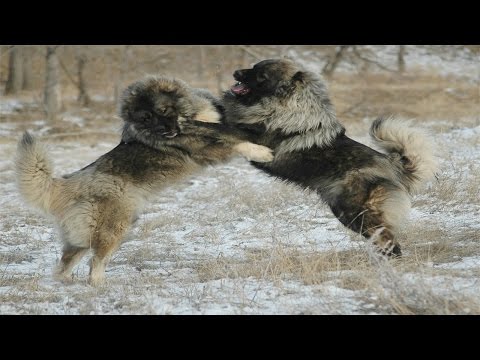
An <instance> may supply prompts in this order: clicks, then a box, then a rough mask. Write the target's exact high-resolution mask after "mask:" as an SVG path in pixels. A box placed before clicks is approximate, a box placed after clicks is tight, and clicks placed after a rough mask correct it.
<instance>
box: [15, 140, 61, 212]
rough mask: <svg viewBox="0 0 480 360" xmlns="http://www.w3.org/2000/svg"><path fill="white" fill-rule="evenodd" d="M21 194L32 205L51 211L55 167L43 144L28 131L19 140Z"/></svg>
mask: <svg viewBox="0 0 480 360" xmlns="http://www.w3.org/2000/svg"><path fill="white" fill-rule="evenodd" d="M15 170H16V175H17V185H18V189H19V191H20V194H22V196H23V197H24V199H25V200H26V201H27V202H28V203H29V204H31V205H33V206H35V207H37V208H40V209H42V210H44V211H46V212H50V209H51V206H52V199H53V188H54V179H53V177H52V174H53V168H52V164H51V162H50V160H49V159H48V157H47V153H46V151H45V148H44V147H43V146H42V144H40V143H38V142H37V141H36V140H35V138H34V137H33V136H32V135H30V134H29V133H28V132H25V133H24V134H23V136H22V138H21V139H20V141H19V142H18V147H17V157H16V159H15Z"/></svg>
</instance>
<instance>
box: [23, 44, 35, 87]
mask: <svg viewBox="0 0 480 360" xmlns="http://www.w3.org/2000/svg"><path fill="white" fill-rule="evenodd" d="M22 50H23V82H22V90H32V89H33V65H32V57H33V53H34V49H33V48H32V47H31V46H24V47H23V49H22Z"/></svg>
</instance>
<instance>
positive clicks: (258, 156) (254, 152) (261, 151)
mask: <svg viewBox="0 0 480 360" xmlns="http://www.w3.org/2000/svg"><path fill="white" fill-rule="evenodd" d="M235 149H236V150H237V151H238V153H240V154H241V155H243V156H244V157H245V158H247V160H251V161H256V162H270V161H272V160H273V158H274V155H273V150H272V149H270V148H268V147H266V146H263V145H257V144H253V143H250V142H244V143H240V144H238V145H235Z"/></svg>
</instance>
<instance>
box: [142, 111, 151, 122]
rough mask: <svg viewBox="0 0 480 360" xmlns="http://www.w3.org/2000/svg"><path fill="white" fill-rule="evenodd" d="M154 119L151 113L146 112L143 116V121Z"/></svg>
mask: <svg viewBox="0 0 480 360" xmlns="http://www.w3.org/2000/svg"><path fill="white" fill-rule="evenodd" d="M151 118H152V114H151V113H149V112H148V111H145V113H144V114H143V120H145V121H146V120H150V119H151Z"/></svg>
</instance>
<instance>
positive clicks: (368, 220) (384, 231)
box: [362, 185, 410, 257]
mask: <svg viewBox="0 0 480 360" xmlns="http://www.w3.org/2000/svg"><path fill="white" fill-rule="evenodd" d="M364 206H365V209H366V211H365V213H364V214H363V219H362V221H363V232H362V234H363V235H365V236H367V237H368V238H370V239H371V240H372V241H373V244H374V245H375V246H376V247H377V248H378V249H379V251H380V252H381V253H382V254H383V255H387V256H395V257H396V256H401V255H402V251H401V249H400V245H399V244H398V242H397V241H396V240H395V235H394V231H395V229H396V227H397V226H398V225H399V224H400V223H401V222H402V221H403V220H404V219H405V217H406V213H407V212H408V210H409V209H410V198H409V196H408V194H406V193H405V192H404V191H402V190H400V189H396V188H393V187H386V186H382V185H379V186H377V187H375V188H374V189H373V190H372V191H371V192H370V194H369V196H368V200H367V201H366V202H365V205H364Z"/></svg>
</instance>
